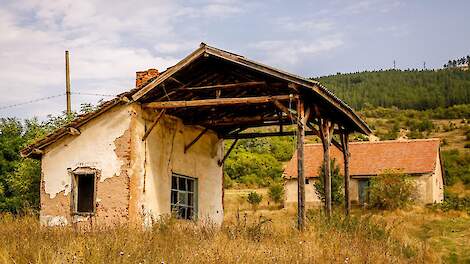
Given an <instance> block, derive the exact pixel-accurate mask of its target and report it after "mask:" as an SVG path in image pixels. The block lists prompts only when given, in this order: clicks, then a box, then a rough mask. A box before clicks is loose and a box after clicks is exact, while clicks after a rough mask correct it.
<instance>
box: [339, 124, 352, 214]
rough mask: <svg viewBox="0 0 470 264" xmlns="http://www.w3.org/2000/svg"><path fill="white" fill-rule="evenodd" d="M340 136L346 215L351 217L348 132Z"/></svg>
mask: <svg viewBox="0 0 470 264" xmlns="http://www.w3.org/2000/svg"><path fill="white" fill-rule="evenodd" d="M340 136H341V145H342V147H343V158H344V209H345V213H346V215H347V216H349V213H350V212H351V198H350V197H349V186H350V185H349V181H350V178H349V177H350V176H349V158H350V153H349V134H348V132H347V131H343V133H341V135H340Z"/></svg>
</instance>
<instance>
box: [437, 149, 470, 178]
mask: <svg viewBox="0 0 470 264" xmlns="http://www.w3.org/2000/svg"><path fill="white" fill-rule="evenodd" d="M441 156H442V160H443V162H444V172H445V173H444V175H445V182H446V185H453V184H454V183H456V182H458V181H461V182H463V183H464V184H466V185H469V184H470V153H467V152H462V153H461V152H459V150H458V149H452V150H447V151H442V152H441Z"/></svg>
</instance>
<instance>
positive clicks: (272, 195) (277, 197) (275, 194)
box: [268, 183, 284, 203]
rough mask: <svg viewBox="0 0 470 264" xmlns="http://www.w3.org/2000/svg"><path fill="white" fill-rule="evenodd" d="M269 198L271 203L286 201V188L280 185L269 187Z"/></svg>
mask: <svg viewBox="0 0 470 264" xmlns="http://www.w3.org/2000/svg"><path fill="white" fill-rule="evenodd" d="M268 196H269V199H271V201H273V202H275V203H281V202H282V201H283V200H284V186H283V185H282V184H280V183H275V184H272V185H271V187H269V190H268Z"/></svg>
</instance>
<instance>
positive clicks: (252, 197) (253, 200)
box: [246, 191, 263, 211]
mask: <svg viewBox="0 0 470 264" xmlns="http://www.w3.org/2000/svg"><path fill="white" fill-rule="evenodd" d="M262 200H263V195H261V194H259V193H257V192H255V191H253V192H250V193H249V194H248V196H247V197H246V201H247V202H248V203H249V204H251V206H252V208H253V211H256V210H257V209H258V206H259V204H260V203H261V201H262Z"/></svg>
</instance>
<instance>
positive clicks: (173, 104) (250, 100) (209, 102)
mask: <svg viewBox="0 0 470 264" xmlns="http://www.w3.org/2000/svg"><path fill="white" fill-rule="evenodd" d="M290 98H291V96H289V95H274V96H258V97H242V98H219V99H204V100H193V101H165V102H152V103H148V104H145V105H144V107H146V108H154V109H167V108H180V107H195V106H219V105H241V104H263V103H269V102H273V101H276V100H288V99H290Z"/></svg>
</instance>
